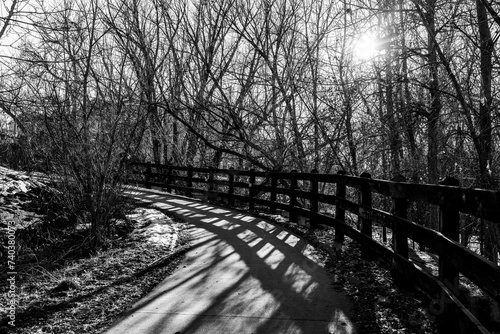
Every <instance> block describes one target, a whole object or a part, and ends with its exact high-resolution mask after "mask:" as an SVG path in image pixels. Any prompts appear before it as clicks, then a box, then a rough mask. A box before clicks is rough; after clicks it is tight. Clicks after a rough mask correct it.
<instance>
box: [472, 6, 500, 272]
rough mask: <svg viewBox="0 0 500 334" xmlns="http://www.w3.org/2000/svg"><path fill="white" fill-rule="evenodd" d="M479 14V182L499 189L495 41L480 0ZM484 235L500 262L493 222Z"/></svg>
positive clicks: (499, 233)
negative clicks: (495, 174)
mask: <svg viewBox="0 0 500 334" xmlns="http://www.w3.org/2000/svg"><path fill="white" fill-rule="evenodd" d="M476 12H477V20H478V28H479V38H480V54H481V98H480V102H479V119H478V129H479V134H478V136H477V140H476V143H475V144H476V150H477V154H478V158H479V159H478V160H479V183H480V187H482V188H487V189H492V188H494V187H495V184H494V183H495V182H494V178H493V175H492V170H491V168H492V157H493V146H492V141H493V139H492V119H491V108H492V101H493V98H492V94H491V77H492V69H493V68H492V54H493V47H494V43H493V40H492V39H491V32H490V27H489V22H488V13H487V10H486V7H485V6H484V3H483V2H482V1H480V0H476ZM484 232H485V236H484V238H485V239H484V241H485V245H484V251H485V254H484V255H485V256H486V257H487V258H488V259H490V260H491V261H493V262H494V263H497V262H498V250H499V246H500V238H499V237H500V228H499V227H498V226H496V225H495V224H493V223H490V222H485V231H484Z"/></svg>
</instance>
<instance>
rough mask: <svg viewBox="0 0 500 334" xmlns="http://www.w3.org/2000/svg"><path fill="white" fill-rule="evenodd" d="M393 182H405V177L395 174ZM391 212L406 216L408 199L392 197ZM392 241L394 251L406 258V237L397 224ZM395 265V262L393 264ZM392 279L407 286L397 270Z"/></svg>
mask: <svg viewBox="0 0 500 334" xmlns="http://www.w3.org/2000/svg"><path fill="white" fill-rule="evenodd" d="M392 181H393V182H406V178H405V177H404V176H403V175H396V176H394V178H393V179H392ZM392 207H393V214H394V215H395V216H398V217H400V218H404V219H406V218H408V201H407V200H406V198H396V197H393V198H392ZM392 233H393V235H392V242H393V245H394V252H396V254H399V255H401V256H402V257H404V258H405V259H408V238H407V237H406V236H405V235H404V234H402V233H401V229H400V226H399V225H397V224H396V225H394V228H393V230H392ZM394 265H396V264H394ZM394 279H395V281H396V284H399V285H400V286H408V279H407V277H405V276H404V275H401V274H400V273H398V272H395V273H394Z"/></svg>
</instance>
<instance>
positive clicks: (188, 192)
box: [186, 165, 193, 197]
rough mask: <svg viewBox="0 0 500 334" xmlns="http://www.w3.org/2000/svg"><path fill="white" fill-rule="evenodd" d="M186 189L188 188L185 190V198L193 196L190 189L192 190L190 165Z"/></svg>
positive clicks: (191, 169) (191, 167) (191, 168)
mask: <svg viewBox="0 0 500 334" xmlns="http://www.w3.org/2000/svg"><path fill="white" fill-rule="evenodd" d="M186 187H187V188H188V189H187V190H186V195H187V197H191V196H193V192H192V191H191V188H193V166H191V165H189V166H188V170H187V182H186Z"/></svg>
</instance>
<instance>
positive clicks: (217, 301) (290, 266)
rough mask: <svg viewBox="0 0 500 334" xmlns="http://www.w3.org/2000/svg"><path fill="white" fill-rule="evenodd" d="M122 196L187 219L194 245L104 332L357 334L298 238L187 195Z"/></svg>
mask: <svg viewBox="0 0 500 334" xmlns="http://www.w3.org/2000/svg"><path fill="white" fill-rule="evenodd" d="M128 193H129V195H130V196H132V197H133V198H135V199H138V200H142V201H144V202H147V203H154V207H155V208H156V209H160V210H164V211H168V212H170V213H175V214H176V215H178V216H180V217H181V218H182V219H183V220H185V221H186V222H187V223H189V224H190V227H189V229H188V232H189V233H190V235H191V237H192V241H191V242H192V244H193V248H192V249H191V250H190V251H188V252H187V253H186V259H185V260H184V263H183V265H181V267H180V268H179V269H178V270H177V271H176V272H174V273H173V274H172V275H171V276H169V277H168V278H167V279H165V280H164V281H163V282H162V283H161V284H159V285H158V286H157V287H156V288H155V290H154V291H152V292H151V293H150V294H149V295H147V296H146V297H145V298H143V299H142V300H140V301H139V302H138V303H137V304H136V305H134V307H133V308H132V310H130V311H129V312H128V315H127V316H125V317H124V318H123V319H121V320H119V321H118V322H117V323H115V324H114V326H112V328H111V329H109V330H108V331H107V332H106V333H108V334H123V333H141V334H142V333H144V334H152V333H171V334H176V333H181V334H188V333H214V334H215V333H217V334H220V333H254V334H257V333H315V334H316V333H317V334H321V333H349V334H350V333H356V329H355V326H354V324H353V323H352V322H351V320H350V316H349V313H350V309H351V305H350V304H349V302H348V300H347V298H346V297H345V296H344V295H343V294H342V293H339V292H336V291H335V290H334V289H333V286H332V283H333V281H332V278H331V277H330V276H329V275H328V273H327V272H326V271H325V270H324V269H323V268H322V267H321V266H320V265H319V261H318V260H317V259H316V258H315V252H314V249H313V248H312V247H311V246H310V245H309V244H307V243H306V242H305V240H303V239H302V238H299V237H297V236H295V235H294V234H293V233H291V232H290V231H288V230H287V229H285V228H283V227H281V226H276V225H274V224H271V223H269V222H266V221H264V220H262V219H261V218H257V217H254V216H252V215H249V214H245V213H241V212H237V211H233V210H229V209H223V208H220V207H217V206H213V205H210V204H206V203H203V202H200V201H197V200H194V199H189V198H185V197H179V196H173V195H170V194H167V193H162V192H159V191H154V190H147V189H140V188H134V189H132V190H129V191H128Z"/></svg>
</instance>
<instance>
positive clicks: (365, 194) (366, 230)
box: [358, 172, 373, 260]
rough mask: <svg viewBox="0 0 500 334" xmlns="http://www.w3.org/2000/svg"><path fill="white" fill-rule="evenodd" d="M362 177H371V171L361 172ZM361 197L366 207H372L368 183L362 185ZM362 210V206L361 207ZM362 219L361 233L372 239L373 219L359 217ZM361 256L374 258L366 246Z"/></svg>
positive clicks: (362, 249) (362, 203) (362, 248)
mask: <svg viewBox="0 0 500 334" xmlns="http://www.w3.org/2000/svg"><path fill="white" fill-rule="evenodd" d="M360 177H362V178H366V179H371V177H372V176H371V175H370V173H367V172H364V173H361V175H360ZM367 182H368V180H367ZM360 190H361V198H360V202H361V203H360V204H361V205H362V206H363V207H365V208H371V207H372V192H371V190H370V187H369V186H368V185H365V186H362V187H361V189H360ZM360 210H362V208H360ZM358 219H360V220H361V233H363V234H364V235H366V236H367V237H369V238H370V239H371V238H372V221H371V220H370V219H368V218H359V217H358ZM361 257H362V258H363V259H365V260H370V259H372V258H373V254H371V252H370V250H369V248H368V247H366V246H362V247H361Z"/></svg>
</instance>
